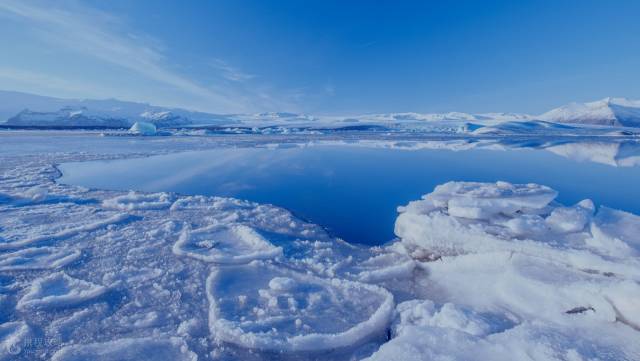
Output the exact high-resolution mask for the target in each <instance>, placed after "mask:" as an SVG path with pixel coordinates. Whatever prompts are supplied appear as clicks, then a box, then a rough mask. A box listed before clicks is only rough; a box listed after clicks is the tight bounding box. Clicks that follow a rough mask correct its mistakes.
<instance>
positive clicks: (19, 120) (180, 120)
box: [0, 91, 229, 127]
mask: <svg viewBox="0 0 640 361" xmlns="http://www.w3.org/2000/svg"><path fill="white" fill-rule="evenodd" d="M0 116H2V117H3V118H4V119H2V118H0V123H2V122H3V121H4V122H5V124H8V125H25V126H111V127H129V126H131V125H132V124H134V123H135V122H138V121H145V122H150V123H154V124H155V125H156V126H158V127H174V126H184V125H189V124H196V123H216V122H219V121H224V122H225V123H227V122H229V120H228V119H226V118H225V117H224V116H220V115H217V114H209V113H204V112H195V111H190V110H185V109H179V108H166V107H160V106H155V105H150V104H145V103H136V102H128V101H121V100H116V99H104V100H93V99H84V100H77V99H58V98H52V97H44V96H40V95H33V94H27V93H19V92H10V91H0Z"/></svg>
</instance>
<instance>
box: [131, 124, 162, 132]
mask: <svg viewBox="0 0 640 361" xmlns="http://www.w3.org/2000/svg"><path fill="white" fill-rule="evenodd" d="M129 133H131V134H136V135H156V133H157V129H156V126H155V125H154V124H153V123H149V122H135V123H134V124H133V125H132V126H131V128H129Z"/></svg>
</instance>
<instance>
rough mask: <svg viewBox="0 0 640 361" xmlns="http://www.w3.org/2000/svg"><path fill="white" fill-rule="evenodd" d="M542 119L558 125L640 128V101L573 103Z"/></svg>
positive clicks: (612, 99)
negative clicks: (573, 124)
mask: <svg viewBox="0 0 640 361" xmlns="http://www.w3.org/2000/svg"><path fill="white" fill-rule="evenodd" d="M540 119H542V120H547V121H551V122H557V123H575V124H593V125H607V126H623V127H639V126H640V101H638V100H629V99H625V98H605V99H602V100H598V101H595V102H589V103H571V104H567V105H565V106H562V107H560V108H556V109H553V110H551V111H549V112H547V113H544V114H542V115H541V116H540Z"/></svg>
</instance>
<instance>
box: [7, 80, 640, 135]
mask: <svg viewBox="0 0 640 361" xmlns="http://www.w3.org/2000/svg"><path fill="white" fill-rule="evenodd" d="M5 121H6V124H7V125H11V126H44V127H56V126H57V127H59V126H65V127H107V128H129V127H131V126H132V125H135V123H136V122H138V123H148V124H153V125H154V126H155V127H157V128H158V129H160V128H187V129H189V128H195V129H198V128H203V129H205V133H206V130H207V129H210V130H213V131H224V132H227V133H261V134H271V133H283V134H284V133H291V132H294V133H296V132H297V133H313V132H317V131H327V130H334V131H335V130H339V131H354V130H355V131H409V132H415V131H418V132H425V133H447V134H473V135H476V136H477V135H482V136H487V135H496V134H498V135H504V134H531V133H532V132H533V133H536V134H542V133H545V132H547V133H548V132H550V133H554V134H555V135H557V134H558V133H560V134H562V133H569V134H570V133H572V132H578V133H584V132H589V131H594V129H590V128H589V127H587V128H586V129H585V128H584V127H581V126H580V125H599V126H604V127H605V128H607V130H606V131H604V130H601V131H597V133H601V132H604V133H609V135H612V136H616V134H615V132H616V131H617V129H621V128H620V127H631V128H637V127H640V101H637V100H629V99H625V98H605V99H602V100H598V101H595V102H588V103H571V104H568V105H565V106H562V107H560V108H556V109H553V110H551V111H549V112H546V113H544V114H542V115H537V116H536V115H528V114H518V113H505V112H492V113H482V114H471V113H464V112H456V111H452V112H446V113H426V114H425V113H415V112H404V113H381V114H350V115H318V114H313V115H310V114H297V113H287V112H267V113H255V114H210V113H202V112H194V111H188V110H184V109H171V108H165V107H160V106H153V105H149V104H144V103H134V102H125V101H119V100H115V99H105V100H92V99H85V100H77V99H57V98H49V97H42V96H36V95H31V94H25V93H17V92H6V91H0V123H3V122H5ZM562 123H571V124H573V126H571V127H567V126H565V125H563V124H562ZM611 127H615V128H611ZM200 132H202V130H200ZM187 133H189V130H186V131H185V132H183V134H187ZM618 135H620V134H618ZM622 135H623V136H624V134H622Z"/></svg>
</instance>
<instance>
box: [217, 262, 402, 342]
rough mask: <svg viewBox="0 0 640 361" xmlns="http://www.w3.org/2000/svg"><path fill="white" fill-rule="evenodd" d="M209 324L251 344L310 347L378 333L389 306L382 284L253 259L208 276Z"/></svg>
mask: <svg viewBox="0 0 640 361" xmlns="http://www.w3.org/2000/svg"><path fill="white" fill-rule="evenodd" d="M207 295H208V298H209V303H210V311H209V327H210V328H211V333H212V334H213V335H214V336H215V337H216V338H218V339H219V340H221V341H225V342H230V343H234V344H238V345H240V346H243V347H247V348H253V349H265V350H278V351H310V350H324V349H335V348H341V347H347V346H352V345H356V344H358V343H360V342H361V341H363V340H365V339H367V338H368V337H369V336H371V335H375V334H379V333H382V332H383V331H384V329H385V327H386V326H387V324H388V322H389V317H390V315H391V312H392V311H393V304H394V302H393V297H392V296H391V294H390V293H389V292H387V291H386V290H384V289H382V288H380V287H377V286H373V285H367V284H362V283H358V282H352V281H345V280H339V279H323V278H318V277H315V276H312V275H310V274H305V273H300V272H297V271H293V270H290V269H289V268H287V267H284V266H281V267H278V266H276V265H270V264H266V263H264V262H257V261H256V262H252V263H250V264H248V265H244V266H235V267H221V268H219V269H217V270H215V271H214V272H213V273H212V274H211V275H210V276H209V278H208V279H207Z"/></svg>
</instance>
